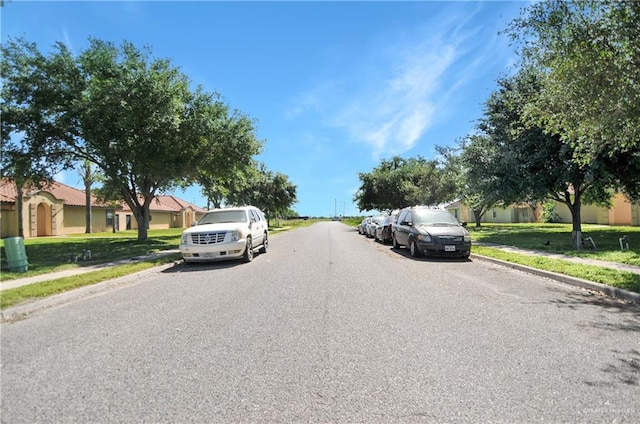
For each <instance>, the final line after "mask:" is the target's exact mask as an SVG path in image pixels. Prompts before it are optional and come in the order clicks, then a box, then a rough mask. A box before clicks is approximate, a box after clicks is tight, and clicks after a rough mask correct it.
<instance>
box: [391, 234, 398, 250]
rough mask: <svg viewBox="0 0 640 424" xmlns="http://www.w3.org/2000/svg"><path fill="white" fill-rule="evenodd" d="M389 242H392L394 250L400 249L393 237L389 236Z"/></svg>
mask: <svg viewBox="0 0 640 424" xmlns="http://www.w3.org/2000/svg"><path fill="white" fill-rule="evenodd" d="M391 241H392V242H393V248H394V249H400V245H399V244H398V240H396V237H395V236H391Z"/></svg>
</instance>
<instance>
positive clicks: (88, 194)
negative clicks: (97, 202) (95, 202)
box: [84, 182, 115, 234]
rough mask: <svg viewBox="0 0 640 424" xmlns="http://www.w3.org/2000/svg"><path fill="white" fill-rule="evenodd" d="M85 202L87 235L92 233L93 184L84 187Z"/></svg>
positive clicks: (85, 230)
mask: <svg viewBox="0 0 640 424" xmlns="http://www.w3.org/2000/svg"><path fill="white" fill-rule="evenodd" d="M84 201H85V210H84V211H85V222H86V227H85V229H84V232H85V234H91V233H92V228H93V224H92V220H91V183H89V184H87V183H86V182H85V187H84ZM114 219H115V218H114Z"/></svg>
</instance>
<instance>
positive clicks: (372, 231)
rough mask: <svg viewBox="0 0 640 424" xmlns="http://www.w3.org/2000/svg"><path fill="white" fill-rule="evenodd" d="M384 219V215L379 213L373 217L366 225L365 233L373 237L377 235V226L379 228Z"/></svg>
mask: <svg viewBox="0 0 640 424" xmlns="http://www.w3.org/2000/svg"><path fill="white" fill-rule="evenodd" d="M383 219H384V215H377V216H374V217H372V218H371V221H369V223H368V224H367V225H366V227H365V229H366V231H365V234H366V236H367V237H369V238H371V237H375V235H376V228H378V226H380V224H381V223H382V220H383Z"/></svg>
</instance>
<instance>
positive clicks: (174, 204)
mask: <svg viewBox="0 0 640 424" xmlns="http://www.w3.org/2000/svg"><path fill="white" fill-rule="evenodd" d="M188 207H191V208H192V209H193V210H195V211H196V212H201V213H204V212H206V211H207V210H206V209H203V208H201V207H199V206H196V205H194V204H193V203H189V202H187V201H184V200H182V199H179V198H177V197H175V196H156V198H155V199H153V200H152V201H151V205H149V210H151V211H156V212H180V211H182V210H184V209H186V208H188ZM123 210H125V211H130V210H131V209H130V208H129V206H128V205H127V204H124V205H123Z"/></svg>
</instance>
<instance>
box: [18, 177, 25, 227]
mask: <svg viewBox="0 0 640 424" xmlns="http://www.w3.org/2000/svg"><path fill="white" fill-rule="evenodd" d="M16 193H17V196H16V213H17V214H18V237H22V238H24V224H23V219H22V214H23V209H24V207H23V206H24V203H23V201H22V198H23V196H24V187H23V185H22V184H18V183H17V182H16Z"/></svg>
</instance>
